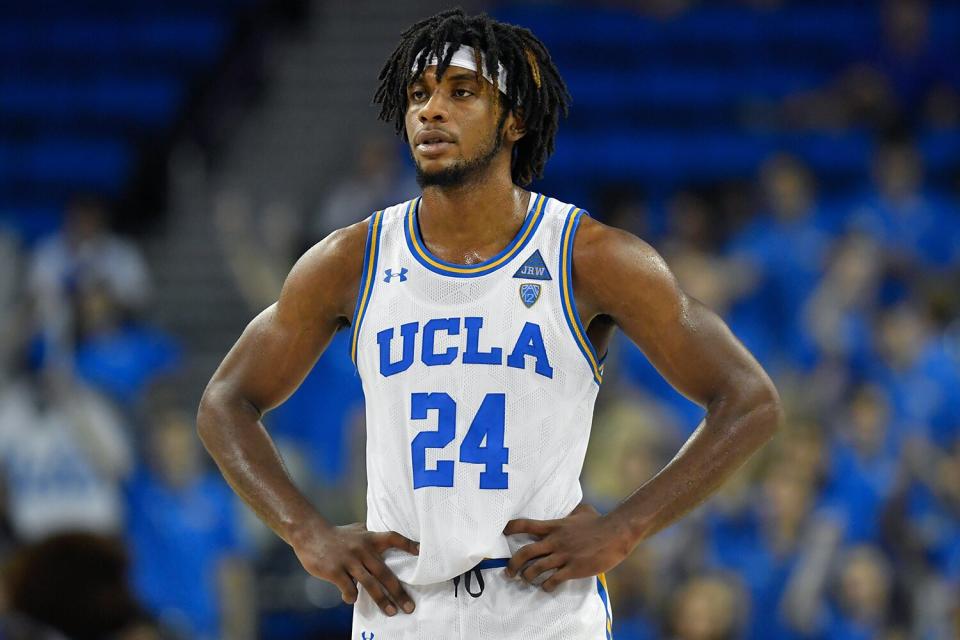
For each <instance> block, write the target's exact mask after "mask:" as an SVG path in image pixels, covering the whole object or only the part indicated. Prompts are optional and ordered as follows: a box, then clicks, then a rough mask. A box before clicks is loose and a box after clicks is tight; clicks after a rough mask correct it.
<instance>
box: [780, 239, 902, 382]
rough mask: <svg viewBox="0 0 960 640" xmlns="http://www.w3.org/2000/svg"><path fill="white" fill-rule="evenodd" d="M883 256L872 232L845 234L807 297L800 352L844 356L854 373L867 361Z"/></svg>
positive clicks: (812, 358) (816, 357)
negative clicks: (868, 235) (870, 234)
mask: <svg viewBox="0 0 960 640" xmlns="http://www.w3.org/2000/svg"><path fill="white" fill-rule="evenodd" d="M882 257H883V256H882V253H881V251H880V247H879V246H877V244H876V243H875V242H874V241H873V240H871V239H870V238H869V237H866V236H862V235H857V234H850V235H847V236H845V237H844V238H842V239H841V241H840V242H839V244H838V246H837V248H836V251H835V252H834V254H833V256H832V258H831V261H830V264H829V266H828V268H827V271H826V273H825V274H824V276H823V278H821V280H820V282H819V283H818V284H817V288H816V289H815V290H814V291H813V293H812V294H811V296H810V297H809V299H808V300H807V301H806V304H805V306H804V309H803V311H802V317H801V318H800V322H799V327H798V335H795V336H794V340H795V341H796V342H797V343H798V344H797V345H795V347H794V348H796V349H797V351H796V352H795V353H798V354H800V353H804V354H805V355H804V358H803V360H804V361H805V362H810V363H813V364H821V363H823V362H825V361H838V362H840V363H841V364H842V366H843V367H844V368H845V369H846V370H848V372H854V373H862V372H863V370H864V369H865V368H866V367H867V362H868V361H869V357H870V355H871V354H870V346H871V345H870V342H871V317H872V314H873V312H874V311H875V308H876V303H877V295H878V292H879V287H880V279H881V275H882V274H881V267H882V265H881V261H882Z"/></svg>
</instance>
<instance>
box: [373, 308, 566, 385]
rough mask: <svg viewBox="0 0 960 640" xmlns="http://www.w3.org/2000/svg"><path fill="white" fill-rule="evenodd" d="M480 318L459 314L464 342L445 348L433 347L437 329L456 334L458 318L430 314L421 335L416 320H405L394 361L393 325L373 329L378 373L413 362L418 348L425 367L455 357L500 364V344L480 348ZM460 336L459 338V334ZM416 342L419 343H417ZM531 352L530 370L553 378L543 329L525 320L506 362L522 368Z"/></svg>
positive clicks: (386, 374) (398, 370)
mask: <svg viewBox="0 0 960 640" xmlns="http://www.w3.org/2000/svg"><path fill="white" fill-rule="evenodd" d="M483 321H484V319H483V318H481V317H471V318H463V326H464V327H465V328H466V346H463V344H462V343H461V344H460V345H453V344H450V345H448V346H447V347H446V348H445V349H442V350H441V351H439V352H438V351H437V336H438V335H439V334H441V332H444V333H446V334H447V335H448V336H459V335H461V334H462V332H461V328H460V325H461V319H460V318H434V319H432V320H428V321H427V322H426V324H424V325H423V336H422V337H421V338H418V337H417V334H418V333H420V323H419V322H407V323H406V324H402V325H400V340H401V341H402V344H401V347H400V358H399V360H397V361H396V362H394V361H392V360H391V358H392V354H393V353H395V351H394V348H393V338H394V336H395V335H396V329H395V328H394V327H391V328H389V329H384V330H383V331H380V332H379V333H377V344H378V345H379V347H380V375H382V376H384V377H389V376H392V375H396V374H398V373H403V372H404V371H406V370H408V369H409V368H410V367H411V366H412V365H413V362H414V359H415V352H416V350H417V349H419V350H420V360H421V361H422V362H423V364H425V365H426V366H428V367H436V366H443V365H449V364H453V363H454V362H455V361H456V360H457V358H458V357H459V358H460V360H461V362H462V363H463V364H486V365H502V364H503V363H504V362H503V352H504V350H503V348H501V347H490V350H489V351H481V350H480V331H481V330H482V329H483ZM461 339H462V338H461ZM418 343H419V344H418ZM527 356H531V357H532V358H533V359H534V363H533V364H534V367H533V370H534V371H535V372H536V373H538V374H540V375H542V376H544V377H545V378H553V367H552V366H551V365H550V358H549V357H548V355H547V348H546V344H545V343H544V340H543V333H542V332H541V329H540V325H538V324H535V323H533V322H527V323H525V324H524V325H523V328H522V329H521V330H520V335H519V336H518V337H517V340H516V342H515V343H514V346H513V351H511V352H510V355H509V356H508V357H507V361H506V364H507V366H508V367H513V368H514V369H526V368H527V367H526V365H527V360H526V357H527Z"/></svg>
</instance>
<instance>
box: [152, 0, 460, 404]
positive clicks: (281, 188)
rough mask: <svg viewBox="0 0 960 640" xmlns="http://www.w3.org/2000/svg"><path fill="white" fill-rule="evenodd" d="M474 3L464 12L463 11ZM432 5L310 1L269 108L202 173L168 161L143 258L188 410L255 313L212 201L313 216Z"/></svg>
mask: <svg viewBox="0 0 960 640" xmlns="http://www.w3.org/2000/svg"><path fill="white" fill-rule="evenodd" d="M469 4H470V3H462V5H463V6H464V7H465V8H466V9H467V10H470V7H469ZM448 6H449V4H448V3H445V2H440V1H439V0H408V1H406V2H402V3H391V2H381V1H375V0H352V1H351V2H315V3H313V5H312V6H311V8H310V12H309V24H308V25H306V26H305V28H304V29H302V30H301V31H299V32H298V33H297V34H296V37H293V38H290V34H283V36H284V37H285V38H288V39H286V40H282V41H274V42H272V43H271V44H269V45H268V46H267V51H266V56H267V57H266V68H267V75H268V78H269V79H270V80H269V84H268V87H267V91H266V96H265V98H264V99H263V100H262V101H261V102H260V103H259V104H258V105H256V106H255V107H254V108H252V109H251V110H250V111H249V112H248V113H247V114H246V115H245V116H244V117H243V118H242V121H241V123H240V125H239V128H238V130H237V131H236V132H235V134H234V135H233V137H232V140H231V142H230V144H229V145H228V147H227V148H226V150H225V151H224V152H222V153H221V155H220V158H219V159H218V160H217V161H216V163H215V164H214V167H213V169H212V170H211V171H209V172H208V171H207V170H206V169H205V168H204V167H205V164H206V163H205V161H204V158H203V155H202V152H201V151H200V150H199V149H195V148H192V147H191V146H190V145H189V143H183V144H181V145H180V146H179V147H178V148H177V149H176V150H175V151H174V153H173V154H171V158H170V175H171V181H170V196H169V198H168V202H169V208H170V210H169V212H168V216H167V220H168V222H167V227H166V229H165V231H164V233H163V234H162V236H161V237H158V238H157V239H155V240H154V241H153V242H152V243H150V245H149V246H148V247H147V255H148V259H149V260H150V263H151V266H152V267H153V270H154V274H155V278H156V286H157V295H156V312H155V314H154V316H153V317H155V318H156V319H157V320H158V322H159V323H160V324H161V326H163V327H164V328H166V329H167V330H169V331H171V332H172V333H174V335H176V336H178V337H179V339H180V340H181V342H182V343H183V345H184V348H185V353H186V363H185V364H186V366H185V368H184V371H183V373H182V375H181V376H180V377H179V378H178V379H177V380H176V381H175V385H176V387H177V391H178V393H179V394H180V397H181V399H182V401H183V403H184V405H185V406H186V407H188V408H190V407H195V406H196V404H197V403H198V402H199V399H200V395H201V394H202V392H203V388H204V385H205V384H206V382H207V380H209V378H210V375H211V374H212V373H213V371H214V370H215V368H216V366H217V364H218V363H219V362H220V360H221V359H222V358H223V356H224V355H225V354H226V352H227V350H228V349H229V348H230V346H231V345H232V344H233V342H234V341H235V340H236V339H237V337H238V336H239V335H240V333H241V331H242V330H243V327H244V326H245V325H246V323H247V322H249V320H250V319H251V318H253V316H254V315H255V314H256V313H257V312H259V311H260V309H252V308H250V307H249V305H248V304H247V303H246V302H245V300H244V298H243V297H242V296H241V295H240V292H239V291H238V289H237V287H236V285H235V283H234V278H233V276H232V275H231V273H230V270H229V268H228V267H227V265H226V262H225V259H224V254H223V252H222V250H221V247H220V246H219V244H218V242H217V241H216V238H217V234H216V230H215V226H214V222H213V217H212V212H213V210H214V207H215V205H216V201H217V198H218V194H222V193H223V192H224V191H231V192H233V193H240V194H242V195H244V196H245V197H247V198H249V201H250V202H251V203H253V205H254V206H262V205H263V204H265V203H270V202H274V201H277V200H283V201H285V202H288V203H290V204H291V205H292V206H294V207H295V208H298V209H300V210H309V209H310V208H311V207H312V206H313V205H314V203H315V198H316V197H317V195H318V194H320V193H323V191H324V190H325V189H326V188H328V187H329V186H330V185H331V184H333V183H334V182H335V181H336V180H337V179H338V178H340V177H341V175H342V171H343V167H344V165H345V164H347V163H348V162H349V160H350V159H351V157H352V154H351V151H352V147H351V145H353V144H354V142H355V141H356V140H358V139H362V138H364V137H366V136H368V135H370V134H371V133H375V132H377V131H378V130H379V131H380V132H383V133H385V134H392V129H391V127H390V125H389V124H386V123H382V122H379V121H378V120H377V118H376V113H377V112H376V109H375V108H374V107H373V106H372V105H371V99H372V96H373V93H374V90H375V88H376V85H377V74H378V73H379V71H380V68H381V66H382V64H383V62H384V60H385V59H386V57H387V56H388V55H389V54H390V52H392V51H393V48H394V47H395V46H396V43H397V38H398V37H399V34H400V33H401V32H402V31H403V30H404V29H405V28H406V27H408V26H409V25H410V24H412V23H413V22H414V21H416V20H419V19H421V18H423V17H425V16H428V15H430V14H431V13H434V12H436V11H439V10H441V9H444V8H446V7H448Z"/></svg>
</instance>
